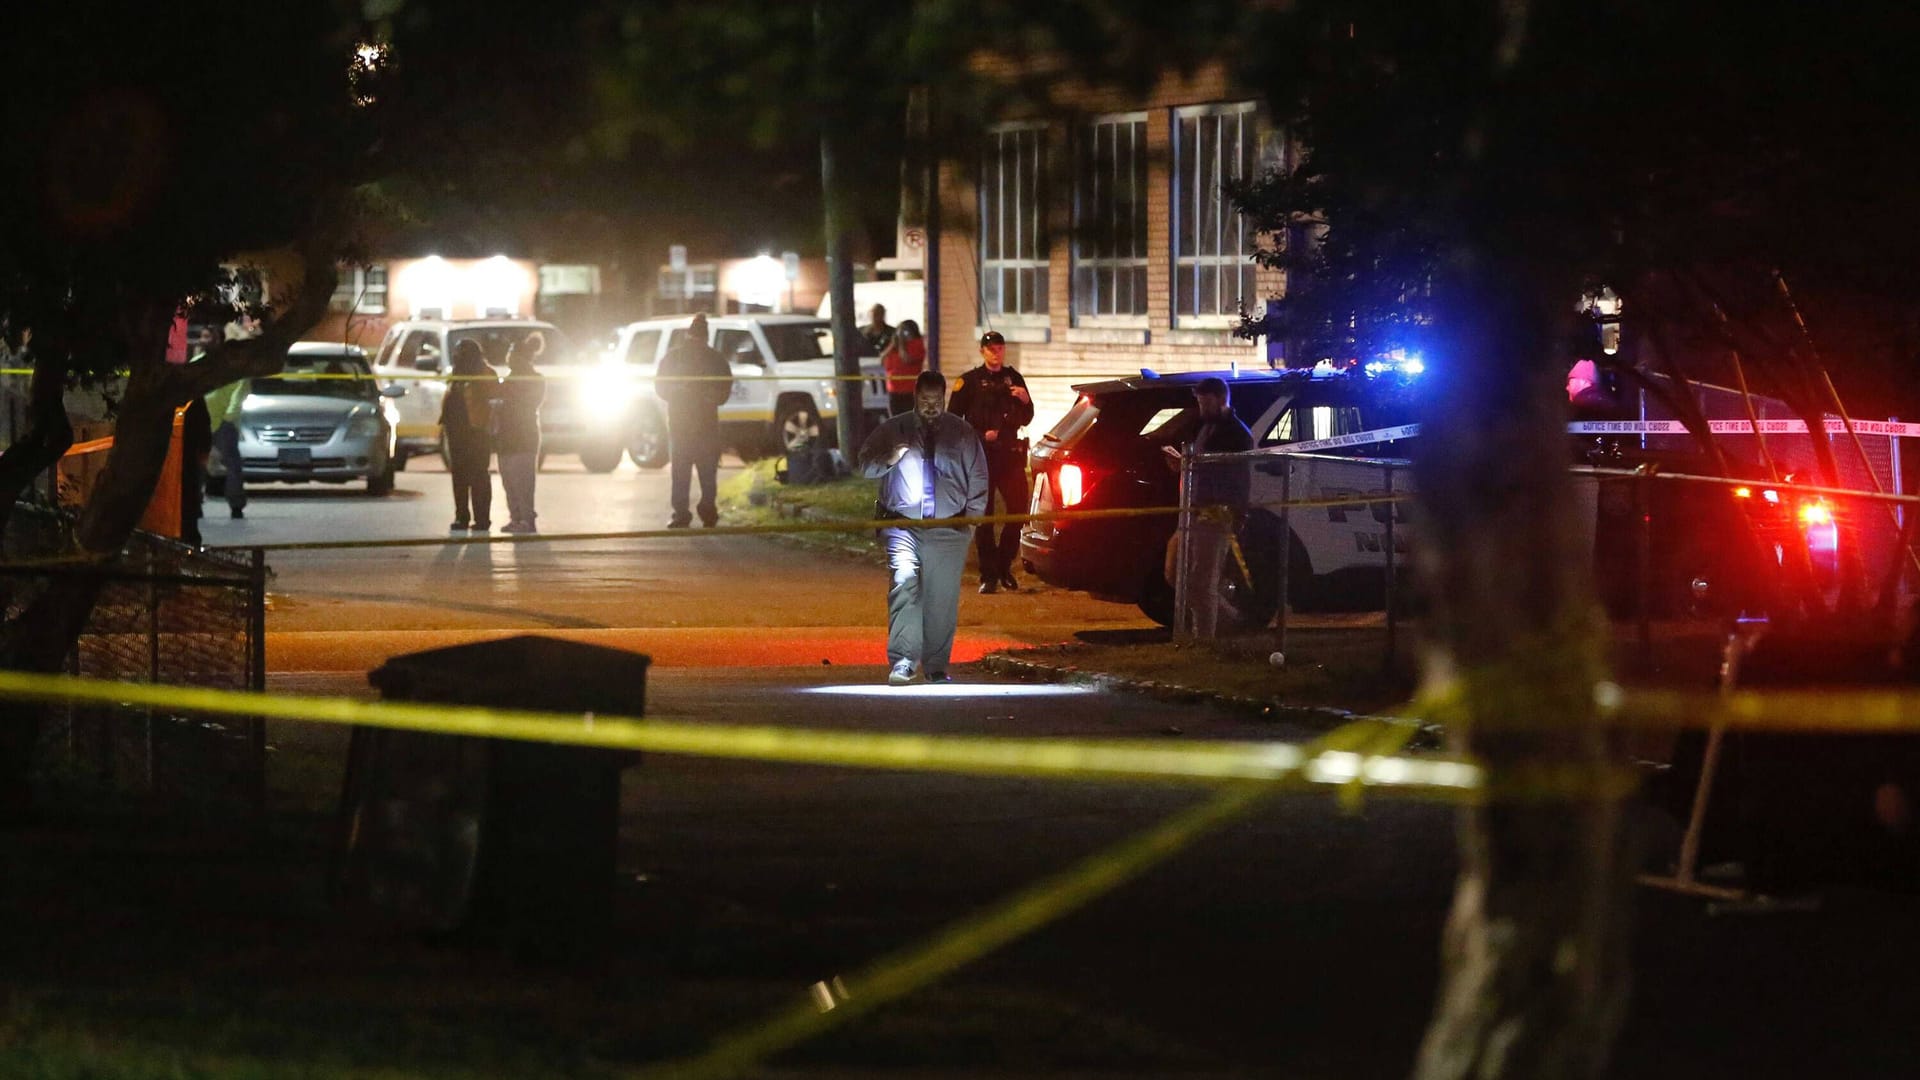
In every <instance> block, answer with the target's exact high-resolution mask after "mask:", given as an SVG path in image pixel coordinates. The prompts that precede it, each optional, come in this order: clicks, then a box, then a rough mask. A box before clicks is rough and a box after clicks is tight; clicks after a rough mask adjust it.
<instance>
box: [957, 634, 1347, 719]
mask: <svg viewBox="0 0 1920 1080" xmlns="http://www.w3.org/2000/svg"><path fill="white" fill-rule="evenodd" d="M1048 648H1049V647H1048V646H1040V647H1038V648H1033V649H1021V650H1019V651H1018V652H997V653H989V654H988V655H986V656H985V657H983V658H981V661H980V666H981V667H983V668H985V669H986V670H988V671H991V672H993V673H994V674H996V675H1012V676H1018V677H1021V678H1028V679H1036V680H1039V681H1042V682H1064V683H1072V684H1075V685H1079V686H1090V687H1093V688H1095V689H1099V690H1124V691H1126V692H1128V693H1131V694H1140V695H1143V696H1146V697H1150V698H1153V699H1154V700H1156V701H1168V702H1174V703H1176V704H1181V705H1193V704H1208V705H1218V706H1221V707H1223V708H1228V709H1232V710H1234V711H1235V712H1247V713H1253V714H1255V715H1257V716H1259V717H1260V718H1261V719H1264V720H1277V721H1291V722H1293V723H1297V724H1301V725H1303V726H1307V727H1313V728H1319V729H1325V730H1329V731H1330V730H1332V729H1334V728H1337V727H1339V726H1340V725H1342V724H1346V723H1349V722H1351V721H1353V720H1354V719H1356V718H1357V717H1358V716H1359V715H1360V714H1358V713H1354V712H1351V711H1349V710H1346V709H1336V708H1334V707H1332V706H1330V705H1289V704H1287V703H1285V702H1282V701H1275V700H1272V699H1264V700H1263V699H1261V698H1253V697H1245V696H1242V695H1239V694H1228V693H1222V692H1220V691H1217V690H1201V689H1198V688H1195V687H1191V686H1181V685H1179V684H1178V683H1169V682H1159V681H1156V680H1153V679H1134V678H1129V677H1127V676H1124V675H1113V674H1109V673H1107V672H1104V671H1097V670H1092V669H1088V668H1083V667H1079V666H1076V665H1074V664H1069V663H1065V662H1064V661H1062V662H1052V663H1050V662H1047V661H1044V660H1039V659H1035V658H1033V657H1032V656H1030V655H1027V654H1032V653H1038V652H1045V651H1047V649H1048ZM1053 648H1055V649H1059V648H1060V647H1059V646H1054V647H1053Z"/></svg>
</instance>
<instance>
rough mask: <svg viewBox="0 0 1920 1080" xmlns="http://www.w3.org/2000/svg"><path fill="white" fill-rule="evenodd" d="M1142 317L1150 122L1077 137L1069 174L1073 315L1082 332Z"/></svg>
mask: <svg viewBox="0 0 1920 1080" xmlns="http://www.w3.org/2000/svg"><path fill="white" fill-rule="evenodd" d="M1146 313H1147V115H1146V114H1145V113H1129V114H1126V115H1122V116H1103V117H1100V118H1098V119H1096V120H1094V121H1093V122H1092V123H1090V124H1088V125H1087V126H1086V127H1085V128H1083V129H1082V130H1081V132H1080V138H1079V140H1078V141H1077V142H1076V144H1075V147H1074V173H1073V314H1074V319H1075V321H1077V322H1079V323H1081V324H1082V325H1098V324H1099V323H1101V322H1102V321H1104V320H1109V319H1111V320H1114V321H1116V322H1138V321H1139V319H1141V318H1142V317H1144V316H1145V315H1146Z"/></svg>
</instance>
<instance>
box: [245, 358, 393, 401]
mask: <svg viewBox="0 0 1920 1080" xmlns="http://www.w3.org/2000/svg"><path fill="white" fill-rule="evenodd" d="M302 375H322V376H341V375H346V376H358V377H357V378H337V377H336V378H319V379H306V378H298V377H297V376H302ZM289 376H295V377H292V378H290V377H289ZM251 392H252V393H255V394H278V395H284V396H286V397H331V398H347V399H349V400H355V401H373V400H376V399H378V398H379V396H380V389H379V387H378V386H377V385H376V384H375V383H374V381H373V369H371V368H369V367H368V366H367V361H366V360H365V358H363V357H359V356H289V357H287V366H286V367H285V368H284V369H282V370H281V373H280V375H279V376H278V377H276V378H269V379H255V380H254V381H253V389H252V391H251Z"/></svg>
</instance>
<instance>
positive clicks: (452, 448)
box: [440, 339, 499, 532]
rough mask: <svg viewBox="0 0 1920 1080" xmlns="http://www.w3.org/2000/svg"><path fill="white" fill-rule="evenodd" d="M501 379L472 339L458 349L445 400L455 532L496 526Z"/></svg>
mask: <svg viewBox="0 0 1920 1080" xmlns="http://www.w3.org/2000/svg"><path fill="white" fill-rule="evenodd" d="M498 387H499V383H498V380H497V378H495V377H494V371H493V369H492V368H490V367H488V366H487V356H486V353H484V352H482V351H481V349H480V345H479V343H478V342H476V341H473V340H471V339H468V340H466V341H462V342H460V344H458V345H455V346H454V347H453V385H452V386H450V387H448V388H447V396H446V398H445V399H444V400H443V401H442V402H441V404H440V431H441V437H442V438H444V439H445V440H446V445H447V470H448V471H449V472H451V473H452V474H453V525H452V527H451V529H450V530H449V531H451V532H468V531H472V532H486V531H487V530H489V529H491V528H493V516H492V514H493V476H492V474H491V473H490V472H489V471H488V470H487V461H488V459H489V458H491V457H492V456H493V431H492V429H493V398H494V395H495V394H496V393H497V392H498Z"/></svg>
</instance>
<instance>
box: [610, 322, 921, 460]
mask: <svg viewBox="0 0 1920 1080" xmlns="http://www.w3.org/2000/svg"><path fill="white" fill-rule="evenodd" d="M692 321H693V317H692V316H691V315H680V316H675V317H672V318H664V319H646V320H643V321H641V322H636V323H629V324H628V325H626V326H623V327H621V328H620V329H619V330H618V331H617V332H616V333H615V335H614V340H613V342H612V344H611V345H610V347H609V348H608V349H607V351H606V353H605V354H604V355H603V356H602V357H601V362H600V364H599V365H598V367H597V369H596V370H595V371H593V372H592V373H590V374H589V375H588V377H587V378H586V379H585V380H584V386H585V388H586V389H587V394H586V398H585V400H586V402H587V405H586V408H588V410H589V411H590V412H592V413H595V414H597V422H599V423H603V424H612V425H615V426H618V427H621V428H622V429H624V430H625V431H626V432H627V433H628V434H627V436H626V437H627V441H628V443H629V445H630V446H631V447H632V448H633V449H632V454H633V459H634V461H635V463H636V464H639V465H641V466H643V467H646V468H659V467H660V466H662V465H665V464H666V420H665V416H664V413H663V410H662V409H661V405H660V402H659V401H658V400H657V399H656V398H655V397H654V387H653V383H652V381H651V378H650V376H652V374H653V373H654V371H655V370H656V369H657V368H658V366H659V363H660V361H661V359H663V358H664V357H665V356H666V355H667V350H669V349H671V348H672V347H673V345H674V342H675V338H676V333H677V332H681V331H685V330H686V328H687V327H688V326H689V325H690V324H691V323H692ZM707 334H708V339H707V340H708V344H710V345H712V346H713V347H714V348H715V349H718V350H719V351H720V354H721V355H722V356H724V357H726V358H727V365H728V367H730V368H731V369H732V371H733V374H734V376H735V377H736V378H735V382H734V384H733V391H732V394H731V396H730V397H728V399H727V403H726V404H725V405H722V406H721V407H720V426H721V430H722V433H723V434H724V435H725V436H726V438H727V441H728V442H729V444H730V445H732V446H734V447H735V448H737V449H738V450H740V452H741V453H742V454H743V455H744V456H757V454H758V453H760V452H762V451H765V450H772V451H775V452H784V451H787V450H795V449H799V448H800V447H802V446H805V445H808V444H814V445H828V444H831V443H832V441H833V429H834V426H833V421H834V419H835V418H836V417H837V416H838V415H839V411H840V410H839V403H840V399H841V396H842V395H841V393H840V390H839V387H840V383H839V382H838V381H837V380H836V379H835V378H834V370H833V364H834V360H833V333H832V327H831V324H830V323H829V322H828V321H827V320H825V319H821V318H817V317H815V316H812V315H779V314H755V315H709V316H707ZM862 350H863V351H865V346H864V343H863V344H862ZM860 371H861V374H863V375H866V376H869V377H868V378H867V379H865V380H863V382H862V385H861V400H862V403H863V408H864V409H865V410H866V411H867V412H868V413H869V414H870V415H871V417H872V418H873V419H874V420H876V421H878V420H884V419H885V418H886V405H887V392H886V386H885V384H884V382H883V381H882V380H883V378H884V373H883V372H882V371H881V369H880V362H879V360H878V359H876V358H872V357H862V358H861V361H860Z"/></svg>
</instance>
